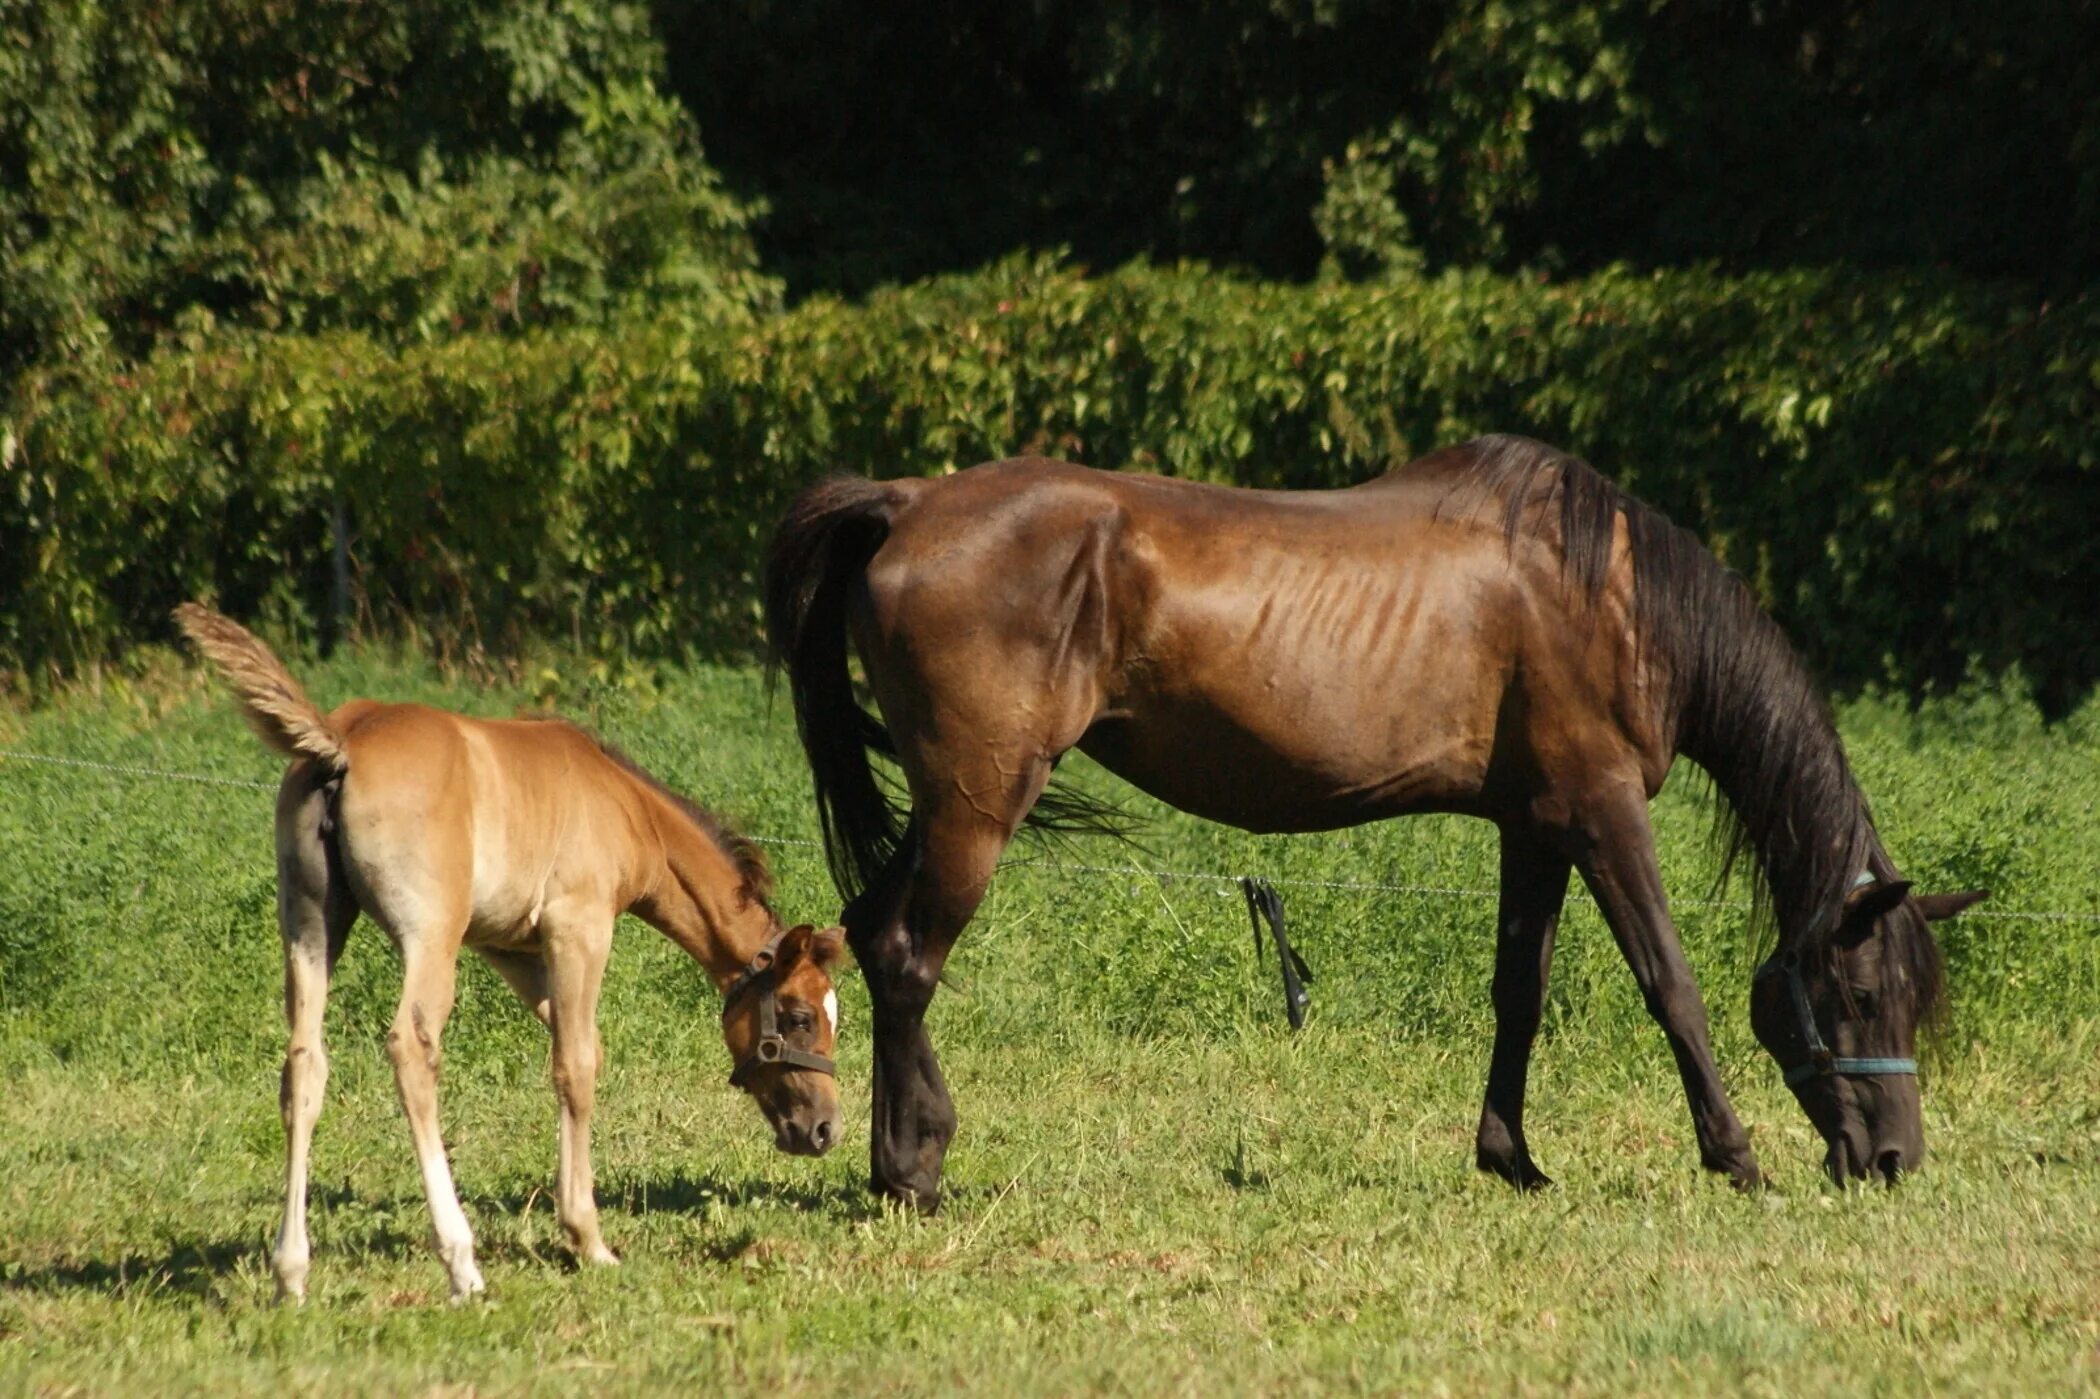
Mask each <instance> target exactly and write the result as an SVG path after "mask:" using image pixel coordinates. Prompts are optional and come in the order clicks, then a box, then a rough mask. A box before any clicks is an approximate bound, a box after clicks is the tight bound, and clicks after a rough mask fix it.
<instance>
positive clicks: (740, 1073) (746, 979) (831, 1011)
mask: <svg viewBox="0 0 2100 1399" xmlns="http://www.w3.org/2000/svg"><path fill="white" fill-rule="evenodd" d="M845 940H846V930H845V929H844V928H826V929H824V930H823V931H821V932H819V931H818V930H817V929H815V928H812V927H810V926H809V925H808V924H806V923H805V924H803V925H801V926H800V927H795V928H786V929H781V930H780V931H778V932H776V933H775V934H774V935H773V937H772V938H771V939H770V940H768V942H767V943H766V946H765V947H764V948H763V949H762V950H761V951H760V952H759V954H758V955H757V956H756V957H754V958H752V960H751V962H750V964H749V965H748V966H746V967H745V969H744V974H743V976H742V977H741V978H740V979H739V980H738V981H736V982H735V983H734V984H732V985H731V986H730V988H729V992H728V995H727V997H726V998H725V999H724V1001H723V1002H722V1042H723V1043H724V1044H726V1045H728V1046H729V1055H730V1058H731V1059H732V1060H733V1061H734V1062H735V1064H736V1069H735V1071H734V1072H733V1073H731V1074H730V1076H729V1081H730V1082H731V1083H734V1084H735V1085H736V1086H737V1087H739V1088H741V1089H743V1090H744V1091H745V1092H746V1093H749V1094H750V1095H751V1097H752V1100H753V1101H754V1102H756V1103H757V1104H758V1109H759V1111H760V1112H762V1113H764V1114H765V1115H766V1121H767V1122H768V1123H769V1124H771V1126H772V1128H773V1142H774V1145H776V1146H778V1147H779V1148H780V1149H781V1150H782V1151H788V1152H793V1153H794V1154H795V1155H797V1156H822V1155H823V1154H824V1153H825V1152H827V1151H829V1150H831V1148H832V1146H833V1145H834V1144H835V1143H836V1142H837V1141H838V1139H839V1095H838V1079H837V1077H836V1074H835V1072H834V1068H833V1065H832V1054H833V1052H834V1050H835V1047H836V1045H837V1042H838V1029H839V998H838V992H837V991H835V990H834V989H832V985H831V971H832V968H834V967H836V966H837V965H838V964H839V959H840V957H841V956H842V955H843V954H844V951H845Z"/></svg>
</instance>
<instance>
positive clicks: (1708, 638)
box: [1422, 435, 1942, 1019]
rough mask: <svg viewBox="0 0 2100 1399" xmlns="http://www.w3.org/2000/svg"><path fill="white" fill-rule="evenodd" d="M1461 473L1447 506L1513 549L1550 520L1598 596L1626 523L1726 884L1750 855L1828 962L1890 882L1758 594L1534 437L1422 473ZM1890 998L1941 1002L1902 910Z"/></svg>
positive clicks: (1841, 763)
mask: <svg viewBox="0 0 2100 1399" xmlns="http://www.w3.org/2000/svg"><path fill="white" fill-rule="evenodd" d="M1422 464H1423V465H1424V466H1426V467H1430V468H1431V469H1436V468H1437V467H1438V466H1441V467H1442V468H1444V469H1447V470H1451V471H1453V473H1454V480H1453V484H1452V489H1451V493H1450V495H1449V496H1448V497H1447V499H1448V501H1449V502H1450V503H1451V505H1452V506H1453V507H1454V509H1458V510H1466V509H1470V508H1473V507H1476V506H1478V505H1479V504H1481V503H1483V502H1485V501H1489V500H1499V501H1500V502H1501V504H1502V507H1503V520H1502V524H1503V529H1504V532H1505V535H1506V537H1507V538H1508V540H1509V543H1510V546H1511V547H1512V548H1515V547H1517V545H1518V542H1519V540H1520V538H1521V537H1522V536H1523V535H1524V534H1526V533H1527V532H1530V533H1534V534H1542V533H1544V532H1546V531H1547V530H1548V527H1549V526H1550V525H1551V524H1552V523H1554V521H1553V520H1552V519H1551V516H1550V514H1549V512H1550V510H1551V507H1552V506H1553V504H1554V503H1555V498H1556V497H1557V498H1558V506H1559V510H1558V521H1557V524H1558V529H1559V535H1560V539H1559V547H1560V551H1561V559H1562V566H1563V568H1564V569H1565V571H1566V574H1567V575H1568V576H1569V577H1571V578H1572V579H1573V580H1574V581H1575V582H1576V583H1578V584H1579V585H1580V586H1581V587H1582V588H1583V589H1584V590H1585V591H1586V592H1587V593H1588V594H1589V596H1590V597H1591V598H1595V597H1596V596H1597V594H1598V593H1599V592H1600V590H1601V589H1602V588H1603V587H1604V584H1605V579H1606V574H1607V571H1608V569H1609V566H1610V563H1611V552H1612V542H1613V533H1614V523H1615V521H1616V519H1617V518H1618V517H1620V516H1624V517H1625V520H1626V529H1627V535H1628V538H1629V541H1630V544H1631V547H1632V553H1633V570H1634V613H1635V630H1636V635H1637V645H1638V646H1639V648H1640V651H1641V654H1642V655H1643V657H1644V658H1645V659H1647V660H1648V661H1649V663H1650V664H1654V665H1657V666H1659V670H1660V675H1661V677H1662V679H1663V683H1664V686H1665V689H1664V693H1665V695H1666V700H1665V703H1666V706H1667V709H1666V715H1665V717H1666V720H1667V721H1670V723H1671V726H1672V727H1673V728H1674V731H1675V746H1676V750H1677V751H1678V752H1680V753H1683V754H1684V755H1685V756H1686V757H1688V758H1690V759H1691V760H1692V761H1693V762H1695V763H1697V764H1698V765H1699V766H1700V767H1701V768H1703V769H1705V770H1706V772H1707V774H1708V775H1709V776H1710V777H1711V778H1712V779H1713V782H1714V786H1715V787H1716V788H1717V789H1718V790H1719V791H1720V793H1721V795H1722V797H1724V798H1725V799H1726V801H1725V805H1722V804H1717V806H1716V821H1717V826H1716V835H1717V837H1718V843H1719V845H1720V847H1721V851H1722V861H1721V877H1722V878H1723V879H1724V880H1725V879H1726V878H1727V875H1728V873H1729V871H1730V870H1731V869H1732V868H1733V867H1734V866H1735V863H1736V861H1737V859H1738V858H1739V857H1740V856H1742V855H1743V854H1745V853H1749V854H1750V855H1752V856H1753V857H1754V859H1753V861H1752V864H1753V867H1754V871H1755V879H1754V883H1755V887H1756V893H1757V904H1758V907H1759V912H1760V914H1761V915H1768V916H1769V919H1770V921H1772V922H1775V923H1776V924H1777V928H1778V937H1779V938H1780V940H1781V941H1782V943H1783V944H1784V945H1786V946H1788V947H1791V948H1793V949H1795V950H1797V951H1799V952H1801V953H1803V954H1804V955H1809V956H1820V955H1823V954H1825V953H1827V951H1828V945H1829V941H1830V938H1831V936H1832V935H1833V934H1834V933H1835V932H1836V931H1837V926H1838V918H1837V912H1838V909H1839V907H1840V906H1841V904H1842V903H1843V900H1844V898H1845V896H1846V894H1847V893H1848V892H1849V890H1850V888H1851V884H1852V881H1853V879H1854V877H1855V876H1857V875H1858V874H1859V873H1860V872H1861V871H1862V870H1867V871H1871V872H1872V873H1873V874H1874V875H1875V876H1876V877H1877V878H1883V879H1887V878H1892V877H1893V876H1894V867H1893V866H1892V865H1891V864H1890V863H1889V860H1888V857H1887V855H1886V854H1885V853H1883V851H1882V849H1881V842H1880V840H1879V838H1878V837H1877V836H1876V834H1875V831H1874V821H1873V816H1872V814H1871V812H1870V811H1869V810H1868V807H1867V802H1866V798H1865V796H1864V795H1863V794H1862V793H1861V792H1860V790H1859V785H1858V784H1857V783H1856V782H1855V781H1854V780H1853V777H1852V770H1851V768H1850V766H1849V765H1848V764H1847V763H1846V761H1845V751H1844V747H1843V745H1842V744H1841V743H1840V742H1839V739H1838V733H1837V724H1836V722H1835V721H1834V720H1833V719H1832V717H1831V713H1830V706H1829V705H1828V703H1827V702H1825V700H1824V698H1823V695H1822V693H1821V691H1819V690H1818V689H1817V688H1816V685H1815V683H1814V681H1813V679H1812V678H1811V677H1810V675H1809V672H1808V669H1807V667H1806V666H1805V665H1803V664H1802V661H1801V658H1800V656H1799V655H1797V654H1796V653H1795V651H1794V648H1793V646H1792V645H1791V644H1789V643H1788V641H1787V639H1786V636H1785V634H1784V633H1782V632H1781V631H1780V629H1779V627H1778V625H1777V624H1776V623H1775V622H1773V621H1772V619H1771V618H1770V617H1768V616H1766V615H1765V612H1764V609H1763V608H1761V607H1759V606H1758V604H1757V599H1756V598H1755V596H1753V595H1752V593H1751V591H1750V589H1749V587H1748V585H1747V584H1745V583H1744V582H1743V580H1742V579H1741V578H1739V577H1738V576H1736V575H1735V574H1734V573H1732V572H1730V571H1729V570H1727V569H1725V568H1723V567H1722V566H1721V564H1720V562H1719V561H1718V560H1716V559H1715V558H1714V556H1713V555H1712V554H1710V553H1708V552H1707V550H1706V549H1705V547H1704V546H1702V545H1701V544H1700V543H1699V541H1698V540H1697V539H1696V538H1695V537H1693V535H1692V534H1691V533H1690V532H1689V531H1687V530H1684V529H1681V528H1679V527H1678V526H1677V525H1675V524H1672V523H1671V522H1670V521H1669V520H1668V519H1666V518H1665V517H1664V516H1663V515H1662V514H1661V513H1660V512H1659V511H1656V510H1654V509H1652V508H1651V507H1649V506H1647V505H1645V504H1643V503H1642V502H1641V501H1639V500H1637V499H1635V498H1634V497H1633V496H1632V495H1630V494H1629V493H1628V492H1626V491H1625V490H1622V489H1621V488H1620V487H1618V486H1617V485H1615V484H1613V483H1612V482H1611V481H1608V480H1606V479H1605V478H1604V477H1603V476H1601V475H1599V474H1598V473H1597V471H1596V470H1595V469H1594V468H1592V467H1591V466H1590V465H1589V464H1588V463H1586V462H1584V461H1581V460H1580V459H1578V458H1576V457H1573V456H1570V455H1568V454H1567V453H1565V452H1562V451H1559V450H1557V449H1555V448H1553V447H1549V446H1547V445H1545V444H1544V443H1541V442H1534V441H1532V440H1530V439H1529V438H1523V437H1512V436H1501V435H1497V436H1492V437H1482V438H1479V439H1477V440H1475V441H1472V442H1469V443H1466V444H1464V445H1463V446H1460V447H1456V448H1453V449H1451V450H1450V451H1449V452H1440V453H1437V454H1435V455H1434V456H1432V457H1429V458H1426V459H1425V460H1424V462H1423V463H1422ZM1885 928H1886V934H1887V939H1888V941H1887V944H1886V946H1887V951H1888V953H1890V954H1893V955H1885V956H1884V957H1883V959H1882V964H1883V969H1884V980H1885V983H1886V987H1887V988H1888V989H1894V988H1897V987H1900V986H1903V985H1905V983H1906V981H1907V987H1908V994H1909V995H1911V996H1912V997H1913V998H1914V1000H1913V1003H1914V1005H1915V1007H1916V1011H1917V1015H1918V1018H1920V1019H1924V1018H1926V1017H1927V1016H1929V1015H1930V1013H1931V1011H1932V1010H1933V1008H1934V1007H1935V1006H1936V1005H1937V1003H1938V1001H1939V998H1940V994H1941V990H1942V973H1941V966H1940V955H1939V948H1938V945H1937V944H1936V943H1935V942H1934V941H1933V938H1932V935H1931V933H1930V931H1929V930H1928V929H1927V928H1926V925H1925V920H1924V919H1923V917H1921V916H1920V915H1918V913H1917V912H1916V911H1915V910H1914V909H1911V908H1909V907H1908V906H1905V907H1904V908H1903V909H1901V910H1899V911H1898V912H1897V913H1895V914H1893V915H1891V916H1890V917H1889V918H1888V919H1887V921H1886V923H1885Z"/></svg>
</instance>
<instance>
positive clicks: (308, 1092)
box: [270, 783, 357, 1302]
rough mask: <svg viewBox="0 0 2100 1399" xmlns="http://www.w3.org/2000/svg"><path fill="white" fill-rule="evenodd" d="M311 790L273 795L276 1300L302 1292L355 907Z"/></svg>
mask: <svg viewBox="0 0 2100 1399" xmlns="http://www.w3.org/2000/svg"><path fill="white" fill-rule="evenodd" d="M322 800H323V798H322V797H321V796H320V794H319V793H318V792H313V791H307V790H303V789H299V788H295V787H293V786H292V785H291V784H289V783H287V784H286V789H285V791H284V794H283V795H282V796H280V798H279V799H278V812H279V815H278V832H279V837H278V852H277V922H278V928H279V931H280V932H281V933H282V934H283V939H284V1018H285V1022H286V1024H287V1025H288V1026H289V1027H290V1029H291V1043H290V1045H289V1047H288V1048H287V1049H286V1051H285V1056H284V1074H283V1078H282V1082H281V1086H280V1088H279V1090H278V1105H279V1108H280V1109H281V1111H282V1113H283V1116H284V1140H285V1183H284V1221H283V1223H282V1224H281V1225H280V1226H279V1227H278V1230H277V1245H276V1247H275V1248H274V1249H272V1250H271V1254H270V1265H271V1269H272V1271H273V1272H275V1273H276V1275H277V1295H278V1297H279V1298H280V1299H289V1300H291V1301H295V1302H296V1301H301V1300H303V1299H304V1298H305V1296H306V1273H307V1266H308V1263H309V1261H310V1260H311V1258H312V1256H313V1254H312V1249H311V1247H310V1245H309V1244H308V1242H307V1237H306V1174H307V1160H308V1155H309V1152H310V1151H311V1149H312V1146H313V1136H314V1122H315V1121H316V1119H318V1118H319V1117H320V1115H321V1098H322V1094H323V1093H324V1092H325V1091H326V1090H327V1087H328V1051H327V1050H326V1048H324V1047H323V1043H322V1037H321V1017H322V1012H323V1011H324V1010H325V1009H326V1008H327V1004H328V978H329V975H330V973H332V972H333V971H334V970H335V963H336V958H337V957H339V956H341V955H342V951H343V941H344V939H345V938H346V937H348V936H349V933H350V925H351V924H352V923H353V922H355V921H356V920H357V905H356V903H355V902H354V901H353V900H352V898H351V896H350V891H349V888H348V886H347V885H346V883H345V882H344V879H343V874H342V868H341V866H340V865H339V864H338V863H337V862H336V860H335V857H334V853H333V851H331V850H330V849H329V848H328V847H327V846H326V844H325V843H324V841H323V840H322V838H321V834H320V816H321V810H320V806H319V803H320V802H321V801H322Z"/></svg>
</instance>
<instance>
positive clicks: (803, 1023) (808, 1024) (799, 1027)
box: [787, 1010, 817, 1034]
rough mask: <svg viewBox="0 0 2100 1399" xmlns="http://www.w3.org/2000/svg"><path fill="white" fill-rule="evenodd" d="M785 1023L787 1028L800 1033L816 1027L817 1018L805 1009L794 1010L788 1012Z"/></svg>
mask: <svg viewBox="0 0 2100 1399" xmlns="http://www.w3.org/2000/svg"><path fill="white" fill-rule="evenodd" d="M787 1025H788V1029H790V1030H792V1031H794V1032H795V1033H797V1034H801V1033H803V1032H805V1031H808V1030H814V1029H816V1028H817V1020H816V1017H815V1016H813V1015H811V1014H810V1013H809V1012H808V1011H806V1010H794V1011H789V1012H788V1016H787Z"/></svg>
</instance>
